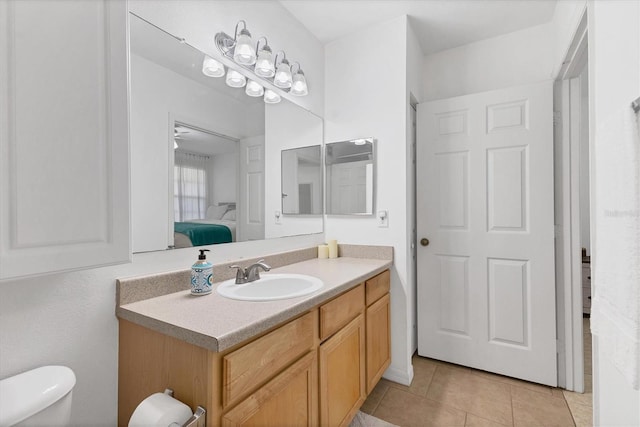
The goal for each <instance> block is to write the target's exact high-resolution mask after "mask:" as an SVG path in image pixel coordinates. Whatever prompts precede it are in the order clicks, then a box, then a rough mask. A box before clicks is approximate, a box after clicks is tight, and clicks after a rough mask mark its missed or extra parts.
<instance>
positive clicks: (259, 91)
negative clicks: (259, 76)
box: [244, 80, 264, 97]
mask: <svg viewBox="0 0 640 427" xmlns="http://www.w3.org/2000/svg"><path fill="white" fill-rule="evenodd" d="M244 92H245V93H246V94H247V95H249V96H256V97H257V96H262V95H263V94H264V88H263V87H262V86H261V85H260V83H256V82H254V81H253V80H249V82H248V83H247V88H246V89H245V90H244Z"/></svg>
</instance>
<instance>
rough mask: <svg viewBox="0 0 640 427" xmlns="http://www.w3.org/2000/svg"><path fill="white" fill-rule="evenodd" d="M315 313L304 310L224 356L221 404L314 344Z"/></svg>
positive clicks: (238, 396)
mask: <svg viewBox="0 0 640 427" xmlns="http://www.w3.org/2000/svg"><path fill="white" fill-rule="evenodd" d="M316 313H317V312H316V311H314V312H311V313H307V314H305V315H304V316H302V317H300V318H298V319H296V320H293V321H291V322H289V323H287V324H286V325H284V326H282V327H280V328H278V329H276V330H274V331H272V332H270V333H268V334H267V335H265V336H263V337H262V338H258V339H257V340H255V341H253V342H251V343H249V344H247V345H245V346H243V347H240V348H239V349H238V350H236V351H234V352H232V353H230V354H228V355H226V356H224V358H223V379H224V384H223V395H222V399H223V400H222V403H223V407H225V408H227V407H228V406H231V405H233V404H235V403H236V402H238V401H239V400H240V399H241V398H243V397H244V396H246V395H247V394H248V393H250V392H251V391H253V390H254V389H256V388H257V387H258V386H259V385H260V384H262V383H264V382H265V381H267V380H268V379H269V378H272V377H273V376H274V375H276V374H277V373H278V372H279V371H281V370H282V369H283V368H284V367H286V366H288V365H290V364H291V363H292V362H293V361H295V360H296V359H297V358H298V357H300V356H301V355H303V354H304V353H306V352H308V351H309V350H311V349H312V348H313V345H314V342H315V341H314V325H315V322H314V315H316Z"/></svg>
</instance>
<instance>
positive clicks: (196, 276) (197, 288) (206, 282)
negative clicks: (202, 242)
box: [191, 249, 213, 295]
mask: <svg viewBox="0 0 640 427" xmlns="http://www.w3.org/2000/svg"><path fill="white" fill-rule="evenodd" d="M205 252H209V249H200V255H198V261H196V263H195V264H193V265H192V266H191V294H192V295H207V294H210V293H211V290H212V289H213V285H212V283H211V280H212V278H213V264H211V263H210V262H209V261H207V255H205Z"/></svg>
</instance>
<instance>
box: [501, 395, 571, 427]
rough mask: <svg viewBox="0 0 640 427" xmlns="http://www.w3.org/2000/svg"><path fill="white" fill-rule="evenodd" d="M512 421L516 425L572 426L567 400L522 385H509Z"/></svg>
mask: <svg viewBox="0 0 640 427" xmlns="http://www.w3.org/2000/svg"><path fill="white" fill-rule="evenodd" d="M511 397H512V402H513V403H512V404H513V421H514V425H516V426H545V427H551V426H562V427H564V426H567V427H568V426H573V425H574V423H573V417H572V416H571V412H570V411H569V407H568V406H567V402H565V400H564V399H563V398H561V397H555V396H553V395H551V396H546V395H544V394H542V393H537V392H534V391H531V390H528V389H525V388H522V387H517V386H511Z"/></svg>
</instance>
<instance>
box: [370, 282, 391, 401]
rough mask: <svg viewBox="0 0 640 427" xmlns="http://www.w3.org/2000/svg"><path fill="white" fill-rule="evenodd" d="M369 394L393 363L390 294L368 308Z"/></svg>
mask: <svg viewBox="0 0 640 427" xmlns="http://www.w3.org/2000/svg"><path fill="white" fill-rule="evenodd" d="M366 322H367V394H369V393H371V390H373V388H374V387H375V386H376V384H377V383H378V381H379V380H380V378H381V377H382V374H383V373H384V371H385V370H386V369H387V368H388V367H389V364H390V363H391V341H390V339H391V336H390V316H389V294H386V295H385V296H383V297H382V298H380V299H379V300H378V301H376V302H375V303H374V304H372V305H371V306H370V307H368V308H367V319H366Z"/></svg>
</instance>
